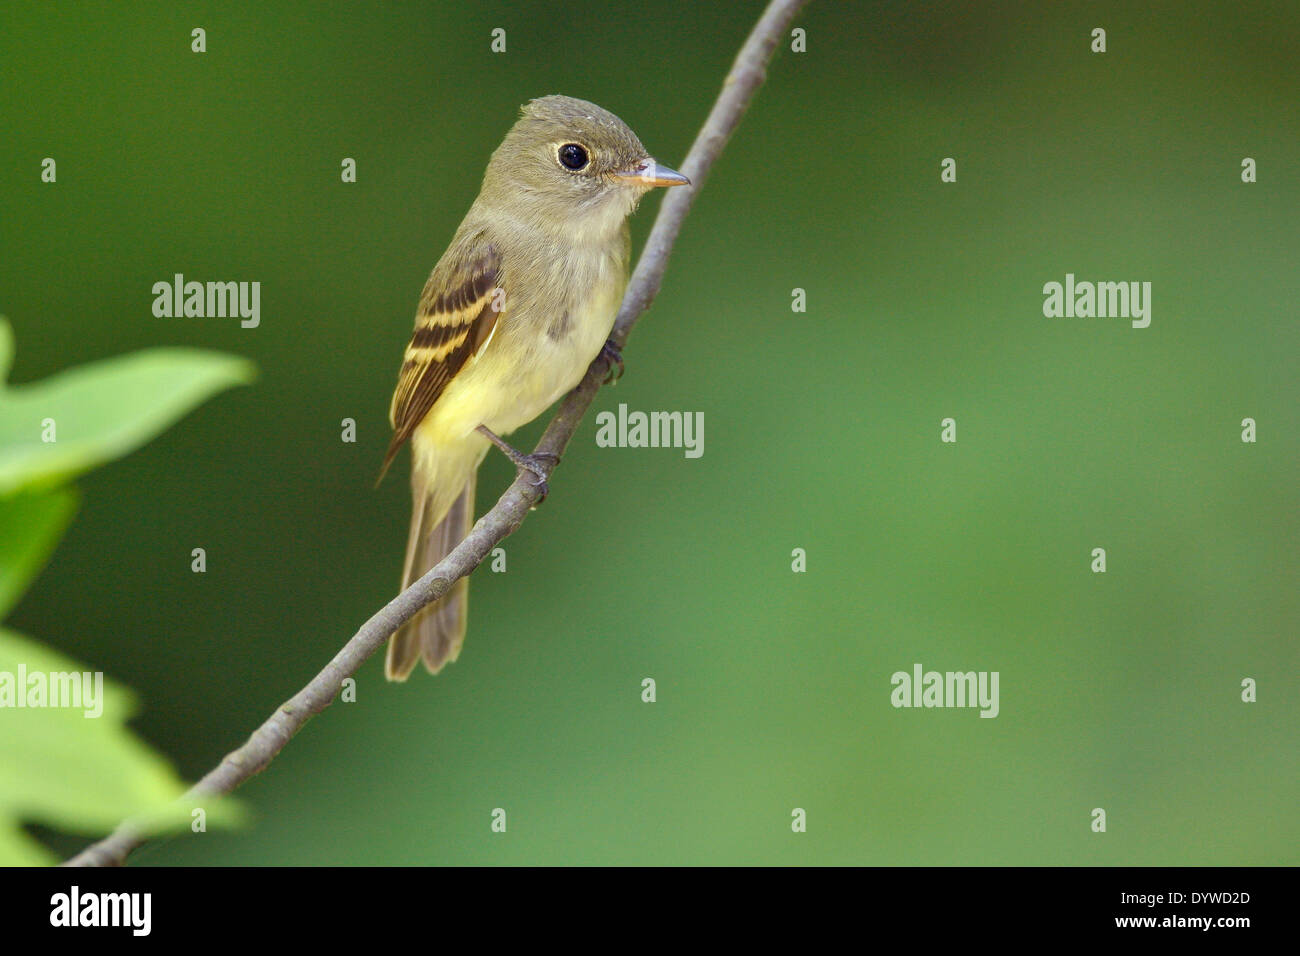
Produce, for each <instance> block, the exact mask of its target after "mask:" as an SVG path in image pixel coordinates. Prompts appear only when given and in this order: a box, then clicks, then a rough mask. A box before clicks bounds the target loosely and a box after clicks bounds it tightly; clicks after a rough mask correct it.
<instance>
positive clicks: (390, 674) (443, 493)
mask: <svg viewBox="0 0 1300 956" xmlns="http://www.w3.org/2000/svg"><path fill="white" fill-rule="evenodd" d="M689 185H690V180H689V179H688V178H687V177H686V176H684V175H682V174H681V173H679V172H677V171H675V170H673V169H670V168H668V167H666V166H663V165H660V164H659V163H658V162H657V161H656V160H655V159H654V158H653V157H652V156H651V155H650V153H649V152H648V151H647V150H646V148H645V147H644V146H643V145H642V144H641V140H640V139H638V138H637V135H636V133H634V132H633V131H632V130H631V128H630V127H629V126H628V125H627V124H626V123H624V122H623V121H622V120H621V119H619V118H618V117H617V116H615V115H614V114H613V113H611V112H609V111H608V110H605V109H603V108H601V107H599V106H597V105H596V104H594V103H590V102H587V101H586V100H581V99H576V98H573V97H569V96H559V95H553V96H543V97H540V98H538V99H534V100H530V101H529V102H528V103H525V104H524V105H523V106H522V107H521V108H520V112H519V117H518V119H517V120H516V122H515V124H514V125H513V126H512V127H511V128H510V131H509V132H508V133H507V134H506V136H505V139H504V140H503V141H502V142H501V145H500V146H499V147H497V149H496V150H495V151H494V152H493V153H492V156H491V158H490V159H489V161H488V164H487V169H486V171H485V172H484V175H483V183H482V187H481V188H480V190H479V194H478V197H477V198H476V199H475V200H474V203H473V204H472V205H471V206H470V209H469V212H468V213H466V215H465V218H464V220H463V221H462V222H461V224H460V226H459V228H458V229H457V230H456V233H455V235H454V236H453V237H452V239H451V242H450V244H449V245H448V246H447V250H446V252H444V253H443V255H442V258H441V259H439V260H438V263H437V265H435V266H434V268H433V272H432V273H431V274H430V276H429V280H428V281H427V282H426V283H425V285H424V289H423V292H422V293H421V295H420V300H419V305H418V307H417V310H416V317H415V329H414V332H413V333H412V335H411V339H410V342H409V343H408V344H407V346H406V350H405V352H404V354H403V357H402V365H401V371H400V373H399V376H398V381H397V388H396V390H395V391H394V393H393V398H392V403H391V405H390V407H389V422H390V424H391V425H392V428H393V435H392V439H391V441H390V443H389V446H388V451H387V454H386V455H385V456H384V462H383V466H382V467H381V469H380V479H381V480H382V478H383V476H384V474H385V473H386V472H387V470H388V468H389V466H390V465H391V464H392V462H393V459H394V457H395V456H396V455H397V453H398V451H399V449H400V448H401V447H402V445H403V444H406V443H408V442H409V443H410V447H411V496H412V512H411V526H410V533H409V535H408V537H407V544H406V558H405V561H404V564H403V569H402V589H403V590H405V589H406V588H407V587H408V586H409V585H410V584H411V583H413V582H414V581H416V580H418V579H419V578H420V577H422V576H423V575H424V573H425V572H426V571H428V570H429V569H430V568H431V567H433V566H434V565H435V564H437V563H438V561H440V560H441V559H442V558H443V557H445V556H446V555H447V554H448V553H449V552H450V551H451V550H452V549H453V548H454V547H455V546H456V545H457V544H459V543H460V542H461V541H462V540H463V539H464V538H465V536H466V535H467V534H468V533H469V530H470V528H471V527H472V526H473V523H474V490H475V483H476V476H477V473H478V468H479V465H480V464H481V463H482V461H483V459H484V457H485V456H486V455H487V452H488V450H489V449H490V447H491V446H493V445H496V446H497V447H499V448H500V449H501V450H502V451H503V452H504V453H505V454H506V455H507V457H509V458H510V460H511V461H512V462H513V463H514V464H515V466H516V468H518V469H519V470H520V471H521V473H522V472H523V471H530V472H532V473H533V474H534V475H535V476H536V478H535V481H537V482H541V481H542V480H543V478H544V475H545V474H546V469H545V467H544V466H545V464H546V462H544V461H540V460H539V459H538V458H537V457H536V456H532V455H525V454H522V453H520V452H518V451H516V450H515V449H514V448H512V447H511V446H510V445H508V444H507V443H506V442H505V441H504V439H503V438H502V436H504V435H509V434H510V433H511V432H513V431H514V430H515V429H517V428H519V427H521V426H523V425H525V424H527V423H528V422H530V421H532V420H533V419H534V418H536V417H537V416H538V415H540V414H541V413H542V412H543V411H545V410H546V409H547V408H548V407H550V405H551V404H553V403H554V402H555V401H556V400H557V399H558V398H560V397H561V396H562V395H564V394H565V393H567V392H569V391H571V390H572V389H573V388H574V387H576V386H577V384H578V382H579V381H581V379H582V376H583V374H584V373H585V372H586V370H587V368H588V367H589V366H590V365H591V363H592V361H593V360H595V358H596V357H597V356H598V355H599V354H601V352H602V350H603V349H607V350H608V354H609V355H610V358H611V359H612V361H614V362H615V363H617V364H618V365H619V366H620V367H621V364H622V359H621V356H620V355H619V353H618V350H617V349H616V348H614V346H613V344H612V343H611V342H609V336H610V332H611V331H612V329H613V325H614V319H615V316H616V315H617V313H618V308H619V304H620V303H621V301H622V299H623V292H624V290H625V289H626V287H627V281H628V259H629V253H630V247H631V239H630V233H629V229H628V218H629V217H630V216H631V215H632V213H633V212H634V211H635V210H636V208H637V205H638V204H639V203H640V201H641V199H642V198H643V197H644V196H645V195H646V194H647V193H648V192H649V191H650V190H652V189H655V188H659V187H671V186H689ZM544 490H545V489H543V491H544ZM468 595H469V581H468V579H467V578H461V579H459V580H458V581H456V582H455V583H454V584H453V585H452V586H451V588H450V589H449V590H448V591H447V593H446V594H444V595H443V596H442V597H441V598H439V599H438V600H437V601H436V602H434V603H433V604H431V605H429V606H428V607H426V608H423V609H422V610H421V611H420V612H419V613H417V614H416V615H415V616H414V617H412V618H411V619H410V620H409V621H407V622H406V623H405V624H404V625H402V626H401V627H400V628H399V629H398V630H397V631H396V632H395V633H394V634H393V635H392V636H391V637H390V639H389V642H388V651H387V654H386V656H385V661H384V673H385V676H386V677H387V678H388V679H389V680H391V681H404V680H406V679H407V677H408V676H409V675H410V673H411V671H412V670H414V668H415V666H416V664H417V663H418V662H420V661H423V663H424V666H425V668H426V669H427V670H428V671H429V672H430V673H433V674H437V673H438V672H439V671H440V670H442V668H443V667H444V666H445V665H446V664H447V663H449V662H452V661H455V660H456V659H457V657H459V655H460V651H461V647H462V645H463V643H464V640H465V629H466V615H467V609H468V599H469V598H468Z"/></svg>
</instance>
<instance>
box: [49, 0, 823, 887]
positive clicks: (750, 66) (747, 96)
mask: <svg viewBox="0 0 1300 956" xmlns="http://www.w3.org/2000/svg"><path fill="white" fill-rule="evenodd" d="M807 2H808V0H772V2H771V3H769V4H768V6H767V9H766V10H765V11H764V12H763V15H762V17H760V18H759V21H758V23H757V24H756V25H755V26H754V29H753V31H752V32H751V33H750V35H749V37H748V38H747V39H746V40H745V44H744V46H743V47H741V49H740V53H739V54H738V55H737V56H736V61H735V63H734V64H733V65H732V67H731V71H730V72H729V73H728V74H727V78H726V80H725V81H724V82H723V85H722V92H721V93H720V94H719V95H718V99H717V102H716V103H714V104H713V110H712V111H711V112H710V113H709V118H708V119H707V120H706V121H705V123H704V126H703V127H702V128H701V129H700V133H699V135H698V136H696V137H695V143H694V144H693V145H692V146H691V151H690V153H689V154H688V155H687V157H686V160H685V162H684V163H683V164H682V167H681V169H682V172H683V173H685V174H686V175H687V176H689V177H690V179H691V182H692V184H693V185H691V186H688V187H686V188H679V189H672V190H669V191H668V193H667V194H666V195H665V196H664V201H663V206H662V208H661V209H660V210H659V216H658V218H657V219H656V220H655V224H654V228H653V229H652V230H651V232H650V237H649V239H647V240H646V246H645V249H644V250H643V251H642V253H641V258H640V259H639V260H638V262H637V266H636V270H635V271H634V272H633V273H632V278H631V281H630V282H629V283H628V287H627V293H626V295H624V297H623V304H622V306H621V308H620V309H619V313H618V317H617V319H616V320H615V322H614V331H613V334H612V336H611V338H612V339H613V341H614V343H615V344H616V345H619V346H622V345H623V344H624V343H625V342H626V341H627V337H628V333H629V332H631V331H632V326H634V325H635V324H636V322H637V319H639V318H640V316H641V314H642V313H643V312H645V310H646V309H648V308H649V307H650V303H651V302H653V301H654V298H655V296H656V295H657V294H658V292H659V286H660V283H661V282H662V281H663V275H664V270H665V269H666V268H667V266H668V256H669V255H670V253H671V252H672V248H673V244H674V243H675V242H676V241H677V234H678V232H680V231H681V227H682V221H683V220H684V219H685V218H686V213H687V212H688V211H689V210H690V208H691V203H692V202H694V200H695V195H696V193H697V192H698V191H699V189H700V187H701V186H702V185H704V180H705V179H706V178H707V177H708V174H709V170H710V169H711V168H712V167H713V163H714V162H715V161H716V160H717V158H718V156H719V154H721V152H722V149H723V147H724V146H726V144H727V140H728V139H730V138H731V134H732V132H733V131H734V130H735V128H736V126H737V124H739V123H740V119H741V117H742V116H743V115H744V113H745V110H746V109H747V108H748V106H749V103H750V100H752V99H753V97H754V93H755V92H756V91H757V90H758V88H759V87H760V86H761V85H762V84H763V81H764V79H766V76H767V64H768V62H769V61H770V60H771V59H772V54H773V53H774V52H775V50H776V46H777V44H778V43H780V42H781V40H782V39H783V38H784V37H785V36H787V31H788V29H789V26H790V23H791V22H792V21H793V20H794V18H795V16H796V15H797V14H798V13H799V11H800V10H801V9H802V8H803V7H804V5H805V4H806V3H807ZM609 370H610V362H609V359H608V358H606V357H605V356H604V355H602V356H600V357H598V358H597V359H596V361H595V362H593V363H592V365H591V368H590V369H588V370H587V374H586V376H584V378H583V379H582V381H581V382H580V383H579V385H578V387H577V388H576V389H575V390H574V391H573V392H571V393H570V394H569V395H568V396H567V397H566V398H565V400H564V402H563V403H562V404H561V405H560V410H559V411H558V412H557V413H556V415H555V417H554V418H553V419H551V422H550V424H549V425H548V426H547V428H546V432H545V433H544V434H543V435H542V439H541V441H540V442H539V443H538V445H537V449H536V451H537V452H539V453H548V454H551V455H555V456H557V457H558V456H559V455H561V454H563V452H564V449H565V447H566V446H567V445H568V444H569V440H570V439H571V438H573V435H574V432H575V431H576V430H577V428H578V425H579V423H580V422H581V421H582V418H583V416H584V415H585V414H586V413H587V409H588V408H589V407H590V406H591V403H592V400H593V399H594V398H595V397H596V392H597V391H599V389H600V386H601V384H602V383H603V382H604V380H605V377H606V376H607V375H608V373H609ZM533 481H534V479H533V478H532V477H531V476H530V475H526V474H525V475H521V476H519V477H517V478H516V479H515V481H514V483H513V484H511V485H510V487H509V488H507V489H506V492H505V494H503V495H502V496H501V498H500V500H498V501H497V503H496V504H495V505H494V506H493V507H492V509H491V510H490V511H488V512H487V513H486V514H484V515H483V517H482V518H480V519H479V520H478V522H477V523H476V524H475V525H474V527H473V529H471V531H470V533H469V534H468V535H467V536H466V537H465V540H464V541H462V542H461V543H460V544H459V545H457V546H456V548H455V549H453V550H452V552H451V553H450V554H448V555H447V556H446V557H445V558H443V559H442V560H441V561H439V562H438V563H437V564H436V565H434V567H433V568H431V569H430V570H429V571H428V573H426V574H425V575H424V577H422V578H420V580H418V581H416V582H415V583H414V584H412V585H411V586H410V587H409V588H407V589H406V590H405V591H403V592H402V593H401V594H399V595H398V596H397V597H396V598H394V599H393V600H392V601H389V602H388V604H386V605H385V606H384V607H383V608H382V609H381V610H380V611H379V612H378V613H377V614H375V615H374V616H373V617H371V618H370V620H368V621H366V623H365V624H363V625H362V626H361V629H360V630H359V631H357V633H356V634H355V635H353V637H352V639H351V640H349V641H348V642H347V644H345V645H344V646H343V649H342V650H340V651H339V652H338V653H337V654H336V655H334V659H333V660H331V661H330V662H329V664H327V665H326V666H325V669H324V670H322V671H321V672H320V673H319V674H317V675H316V676H315V677H314V678H312V680H311V682H310V683H309V684H307V686H306V687H304V688H303V689H302V690H300V691H298V693H296V694H294V695H293V697H291V698H289V700H288V701H287V702H285V703H284V704H282V705H281V706H280V707H279V708H278V709H277V710H276V711H275V713H273V714H272V715H271V716H270V717H269V718H268V719H267V720H266V722H265V723H263V724H262V726H260V727H258V728H257V730H256V731H254V732H253V735H252V736H251V737H249V738H248V740H247V742H246V743H245V744H244V745H243V746H242V747H240V748H238V749H237V750H233V751H231V752H230V753H229V754H227V755H226V756H225V757H224V758H223V759H222V761H221V763H220V764H218V765H217V766H216V767H215V768H214V769H213V770H211V771H209V772H208V774H207V775H206V776H204V777H203V779H202V780H200V781H199V782H198V783H196V784H195V785H194V786H193V787H191V788H190V789H189V790H188V791H187V792H186V793H185V795H184V796H182V797H181V799H180V802H181V803H182V804H183V805H186V806H194V805H195V804H198V803H201V802H202V801H203V800H205V799H207V798H210V797H213V796H219V795H221V794H228V793H230V792H232V791H233V790H234V789H235V788H236V787H238V786H239V785H240V784H242V783H244V781H246V780H248V779H249V778H250V777H252V776H253V775H254V774H256V773H258V772H259V771H261V770H262V769H264V768H265V767H266V766H267V764H269V763H270V762H271V761H272V760H273V759H274V758H275V756H276V754H278V753H279V752H280V751H281V750H283V749H284V747H285V745H286V744H287V743H288V742H289V740H290V738H292V737H293V735H294V734H296V733H297V732H298V731H299V730H301V729H302V728H303V726H304V725H306V723H307V721H309V720H310V719H311V718H312V717H314V716H315V715H316V714H319V713H320V712H321V711H322V710H324V709H325V708H326V707H328V706H329V705H330V704H331V703H332V702H333V701H334V698H335V696H336V695H337V694H338V692H339V688H340V686H342V683H343V680H344V678H346V677H351V676H352V675H353V674H355V673H356V672H357V670H358V669H360V667H361V665H362V664H363V663H365V661H366V658H368V657H370V655H371V654H373V653H375V651H377V650H379V648H381V647H382V646H383V645H384V642H385V641H387V640H388V637H389V635H391V634H392V633H393V632H394V631H396V630H397V629H398V628H399V627H401V626H402V624H404V623H405V622H406V621H408V620H410V619H411V618H412V617H413V616H414V615H415V614H416V613H418V612H419V610H420V609H421V608H423V607H426V606H427V605H429V604H432V603H433V602H434V601H436V600H437V599H438V598H440V597H442V595H443V594H445V593H446V592H447V589H448V588H450V587H451V585H452V584H454V583H455V582H456V581H457V580H458V579H460V578H462V577H464V576H465V575H467V574H469V573H470V572H471V571H473V570H474V569H475V568H476V567H478V565H479V563H480V562H482V561H483V559H484V558H486V557H487V556H488V554H489V553H490V552H491V551H492V549H493V548H494V547H496V545H497V544H498V543H500V542H501V541H502V540H504V539H505V538H506V537H508V536H509V535H511V534H513V533H514V532H515V531H516V530H517V529H518V528H519V526H520V525H521V524H523V521H524V518H525V517H526V516H527V514H528V511H529V509H531V508H532V507H533V506H534V505H535V504H536V503H537V500H538V498H539V496H540V491H539V488H538V487H536V486H535V485H534V484H533ZM145 839H146V837H145V836H143V835H142V834H141V832H140V831H139V830H138V829H136V827H134V826H133V825H132V823H131V822H130V821H127V822H125V823H123V824H122V825H121V826H119V827H118V828H117V829H116V830H115V831H114V832H113V833H112V834H111V835H109V836H108V837H106V838H105V839H103V840H101V841H99V842H98V843H95V844H92V845H91V846H89V847H87V848H86V849H85V850H83V851H82V852H81V853H78V854H77V855H76V856H74V857H73V858H72V859H70V860H68V861H67V862H66V863H65V865H66V866H117V865H121V864H122V863H124V862H126V858H127V856H128V855H129V854H130V853H131V851H132V850H134V849H135V848H136V847H138V846H139V845H140V844H142V843H143V842H144V841H145Z"/></svg>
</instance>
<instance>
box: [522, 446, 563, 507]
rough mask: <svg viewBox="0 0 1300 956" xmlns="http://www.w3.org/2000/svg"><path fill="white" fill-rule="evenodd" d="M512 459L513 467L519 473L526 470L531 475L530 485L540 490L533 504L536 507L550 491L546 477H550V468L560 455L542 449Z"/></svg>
mask: <svg viewBox="0 0 1300 956" xmlns="http://www.w3.org/2000/svg"><path fill="white" fill-rule="evenodd" d="M512 460H513V461H514V463H515V467H516V468H518V469H519V474H521V475H522V474H523V473H524V472H528V474H530V475H532V476H533V481H532V485H533V487H534V488H536V489H538V490H539V491H540V492H541V497H540V498H538V499H537V504H535V505H533V507H534V508H536V507H537V505H540V504H541V503H542V502H543V501H545V500H546V496H547V495H548V494H550V492H551V487H550V485H549V484H547V478H549V477H550V474H551V470H552V469H554V468H555V466H556V465H558V464H559V463H560V456H559V455H552V454H551V453H550V452H545V451H542V452H536V453H534V454H532V455H520V456H519V457H518V458H514V459H512Z"/></svg>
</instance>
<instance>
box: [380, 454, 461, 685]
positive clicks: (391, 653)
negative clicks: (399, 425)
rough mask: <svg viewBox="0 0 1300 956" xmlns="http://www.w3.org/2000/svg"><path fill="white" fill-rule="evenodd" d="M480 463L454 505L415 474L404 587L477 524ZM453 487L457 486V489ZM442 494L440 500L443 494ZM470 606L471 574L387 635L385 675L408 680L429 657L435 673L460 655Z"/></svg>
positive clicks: (443, 556) (455, 499) (430, 669)
mask: <svg viewBox="0 0 1300 956" xmlns="http://www.w3.org/2000/svg"><path fill="white" fill-rule="evenodd" d="M476 473H477V469H471V470H470V473H469V479H468V480H467V481H466V482H465V484H464V486H463V487H462V488H461V490H460V493H459V494H456V497H455V498H454V499H453V500H452V502H451V505H450V507H448V506H447V504H446V497H445V496H444V495H440V494H439V493H438V492H436V491H433V490H432V489H427V488H426V487H425V486H424V485H423V483H422V482H421V481H420V480H419V479H418V478H413V480H412V487H411V491H412V497H413V499H414V504H413V510H412V512H411V534H410V537H409V538H408V539H407V542H406V565H405V569H404V570H403V571H402V590H406V588H407V587H409V586H410V585H411V584H412V583H414V582H415V581H417V580H418V579H419V578H421V577H422V576H423V575H424V573H425V572H426V571H428V570H429V569H430V568H431V567H433V566H434V565H435V564H437V563H438V562H439V561H441V560H442V559H443V558H445V557H446V556H447V554H448V553H450V551H451V549H452V548H454V547H456V545H458V544H460V542H461V541H462V540H464V538H465V535H467V534H469V530H470V528H471V527H472V526H473V524H474V484H475V475H476ZM453 493H454V492H453ZM440 499H441V500H440ZM468 606H469V579H468V578H461V579H460V580H459V581H457V582H456V583H455V584H453V585H452V586H451V590H449V591H448V592H447V593H446V594H444V595H443V596H442V597H440V598H439V599H438V600H437V601H435V602H434V603H433V604H430V605H429V606H428V607H426V608H424V609H422V610H421V611H420V613H419V614H417V615H415V617H413V618H411V619H410V620H409V621H407V622H406V623H405V624H403V625H402V627H401V628H400V629H399V630H398V631H397V632H396V633H395V634H393V636H392V637H391V638H390V639H389V641H388V656H387V657H386V658H385V660H384V675H385V676H386V677H387V678H388V679H389V680H397V681H403V680H406V678H407V677H408V676H410V673H411V671H412V670H413V669H414V667H415V663H416V661H418V660H420V659H421V658H423V659H424V666H425V667H426V668H428V669H429V672H430V673H431V674H436V673H438V671H440V670H442V668H443V665H444V664H446V663H447V662H448V661H454V660H455V659H456V658H457V657H459V656H460V647H461V645H462V644H463V643H464V642H465V617H466V612H467V611H468Z"/></svg>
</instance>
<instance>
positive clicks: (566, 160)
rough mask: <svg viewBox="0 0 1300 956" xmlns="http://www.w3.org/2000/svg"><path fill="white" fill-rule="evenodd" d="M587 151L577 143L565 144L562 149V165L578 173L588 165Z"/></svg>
mask: <svg viewBox="0 0 1300 956" xmlns="http://www.w3.org/2000/svg"><path fill="white" fill-rule="evenodd" d="M587 162H588V159H587V151H586V150H585V149H583V148H582V147H581V146H579V145H578V144H577V143H565V144H564V145H563V146H561V147H560V165H562V166H563V167H564V168H565V169H572V170H573V171H574V172H577V171H578V170H579V169H582V168H583V167H584V166H586V165H587Z"/></svg>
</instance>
